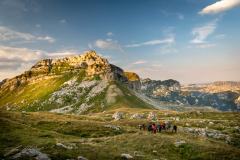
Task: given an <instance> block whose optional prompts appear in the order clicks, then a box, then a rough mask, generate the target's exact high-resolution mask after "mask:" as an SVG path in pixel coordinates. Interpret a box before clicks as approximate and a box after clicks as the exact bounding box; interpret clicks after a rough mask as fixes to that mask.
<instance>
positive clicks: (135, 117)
mask: <svg viewBox="0 0 240 160" xmlns="http://www.w3.org/2000/svg"><path fill="white" fill-rule="evenodd" d="M143 118H144V114H139V113H135V114H133V115H132V116H131V117H130V119H143Z"/></svg>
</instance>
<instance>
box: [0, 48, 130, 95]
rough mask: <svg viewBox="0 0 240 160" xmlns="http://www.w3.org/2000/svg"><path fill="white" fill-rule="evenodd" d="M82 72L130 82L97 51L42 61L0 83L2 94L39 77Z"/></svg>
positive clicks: (105, 78)
mask: <svg viewBox="0 0 240 160" xmlns="http://www.w3.org/2000/svg"><path fill="white" fill-rule="evenodd" d="M81 70H84V71H85V72H84V73H85V76H86V77H90V78H94V77H99V78H101V79H103V80H110V81H112V80H116V81H120V82H127V81H128V80H127V78H126V77H125V76H124V71H123V70H122V69H121V68H119V67H117V66H115V65H112V64H110V63H109V62H108V61H107V59H105V58H102V57H101V56H99V55H97V53H96V52H95V51H87V52H85V53H84V54H82V55H77V56H70V57H65V58H60V59H43V60H40V61H39V62H37V63H36V64H35V65H34V66H32V68H31V69H30V70H29V71H26V72H24V73H23V74H21V75H19V76H16V77H14V78H12V79H5V80H3V81H2V82H0V93H1V92H3V91H6V90H10V91H12V90H14V89H16V88H17V87H18V86H20V85H21V84H25V83H28V82H32V81H34V80H35V79H37V78H39V77H46V76H50V75H61V74H63V73H65V72H70V71H73V72H80V71H81Z"/></svg>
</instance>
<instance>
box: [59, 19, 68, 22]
mask: <svg viewBox="0 0 240 160" xmlns="http://www.w3.org/2000/svg"><path fill="white" fill-rule="evenodd" d="M59 22H60V23H67V20H66V19H61V20H60V21H59Z"/></svg>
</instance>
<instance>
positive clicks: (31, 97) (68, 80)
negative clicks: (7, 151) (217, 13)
mask: <svg viewBox="0 0 240 160" xmlns="http://www.w3.org/2000/svg"><path fill="white" fill-rule="evenodd" d="M146 99H148V100H151V101H153V102H156V103H155V105H153V103H148V101H146ZM158 102H167V103H170V104H172V105H173V106H177V107H178V108H179V107H180V108H181V107H185V106H188V107H189V106H190V107H205V106H208V107H209V106H210V107H213V108H216V109H219V110H224V111H228V110H231V111H239V110H240V82H214V83H209V84H191V85H184V86H181V85H180V83H179V82H178V81H176V80H172V79H169V80H164V81H160V80H151V79H141V78H140V77H139V76H138V75H137V74H136V73H133V72H125V71H124V70H123V69H121V68H119V67H117V66H115V65H113V64H110V63H109V62H108V61H107V59H105V58H102V57H100V56H99V55H97V54H96V52H95V51H87V52H85V53H84V54H83V55H76V56H71V57H65V58H61V59H44V60H41V61H39V62H37V63H36V64H35V65H34V66H33V67H32V68H31V69H30V70H28V71H26V72H24V73H23V74H21V75H18V76H16V77H14V78H11V79H5V80H3V81H2V82H0V106H1V108H2V109H6V110H21V111H50V112H57V113H74V114H84V113H89V112H100V111H104V110H108V109H111V108H117V107H120V106H121V107H122V106H124V107H133V108H153V107H155V108H158V105H156V104H158Z"/></svg>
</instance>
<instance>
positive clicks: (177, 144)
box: [174, 140, 186, 147]
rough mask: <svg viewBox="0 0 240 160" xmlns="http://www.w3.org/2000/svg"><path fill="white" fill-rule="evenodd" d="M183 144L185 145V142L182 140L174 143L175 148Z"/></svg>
mask: <svg viewBox="0 0 240 160" xmlns="http://www.w3.org/2000/svg"><path fill="white" fill-rule="evenodd" d="M183 144H186V142H185V141H184V140H180V141H176V142H175V143H174V145H175V146H176V147H179V146H181V145H183Z"/></svg>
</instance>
